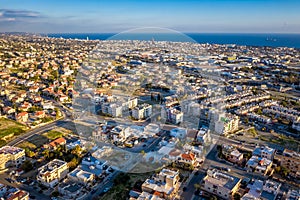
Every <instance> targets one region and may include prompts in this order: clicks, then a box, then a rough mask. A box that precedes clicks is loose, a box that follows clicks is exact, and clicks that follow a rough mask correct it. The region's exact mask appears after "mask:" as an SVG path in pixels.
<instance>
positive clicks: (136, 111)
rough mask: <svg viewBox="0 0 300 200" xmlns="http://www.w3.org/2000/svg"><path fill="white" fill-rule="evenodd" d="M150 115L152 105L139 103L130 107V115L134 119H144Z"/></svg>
mask: <svg viewBox="0 0 300 200" xmlns="http://www.w3.org/2000/svg"><path fill="white" fill-rule="evenodd" d="M151 115H152V105H150V104H141V105H138V106H136V107H134V108H133V109H132V117H133V118H134V119H137V120H140V119H146V118H148V117H150V116H151Z"/></svg>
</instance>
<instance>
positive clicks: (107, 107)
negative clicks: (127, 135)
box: [101, 103, 123, 117]
mask: <svg viewBox="0 0 300 200" xmlns="http://www.w3.org/2000/svg"><path fill="white" fill-rule="evenodd" d="M101 107H102V109H101V111H102V113H103V114H107V115H110V116H112V117H122V110H123V107H122V105H119V104H116V103H103V104H102V105H101Z"/></svg>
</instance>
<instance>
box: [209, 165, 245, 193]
mask: <svg viewBox="0 0 300 200" xmlns="http://www.w3.org/2000/svg"><path fill="white" fill-rule="evenodd" d="M203 181H204V186H203V189H204V190H206V191H207V192H209V193H212V194H214V195H217V196H219V197H221V198H224V199H231V198H232V196H233V195H234V194H235V193H236V192H237V190H238V189H239V185H240V182H241V179H240V178H238V177H235V176H232V175H229V174H227V173H223V172H220V171H218V170H216V169H212V170H208V171H207V175H206V176H205V178H204V179H203Z"/></svg>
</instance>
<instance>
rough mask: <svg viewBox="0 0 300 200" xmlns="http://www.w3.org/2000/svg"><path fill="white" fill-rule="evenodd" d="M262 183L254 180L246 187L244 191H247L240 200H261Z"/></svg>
mask: <svg viewBox="0 0 300 200" xmlns="http://www.w3.org/2000/svg"><path fill="white" fill-rule="evenodd" d="M263 185H264V182H263V181H261V180H258V179H255V180H254V181H252V182H251V183H249V184H248V185H247V188H246V191H248V192H247V193H246V194H245V195H244V196H243V197H242V198H241V199H242V200H261V193H262V190H263Z"/></svg>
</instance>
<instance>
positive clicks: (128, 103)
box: [122, 97, 138, 110]
mask: <svg viewBox="0 0 300 200" xmlns="http://www.w3.org/2000/svg"><path fill="white" fill-rule="evenodd" d="M137 105H138V99H137V98H136V97H133V98H128V99H127V100H125V102H124V103H123V104H122V106H123V110H126V109H133V108H134V107H136V106H137Z"/></svg>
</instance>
